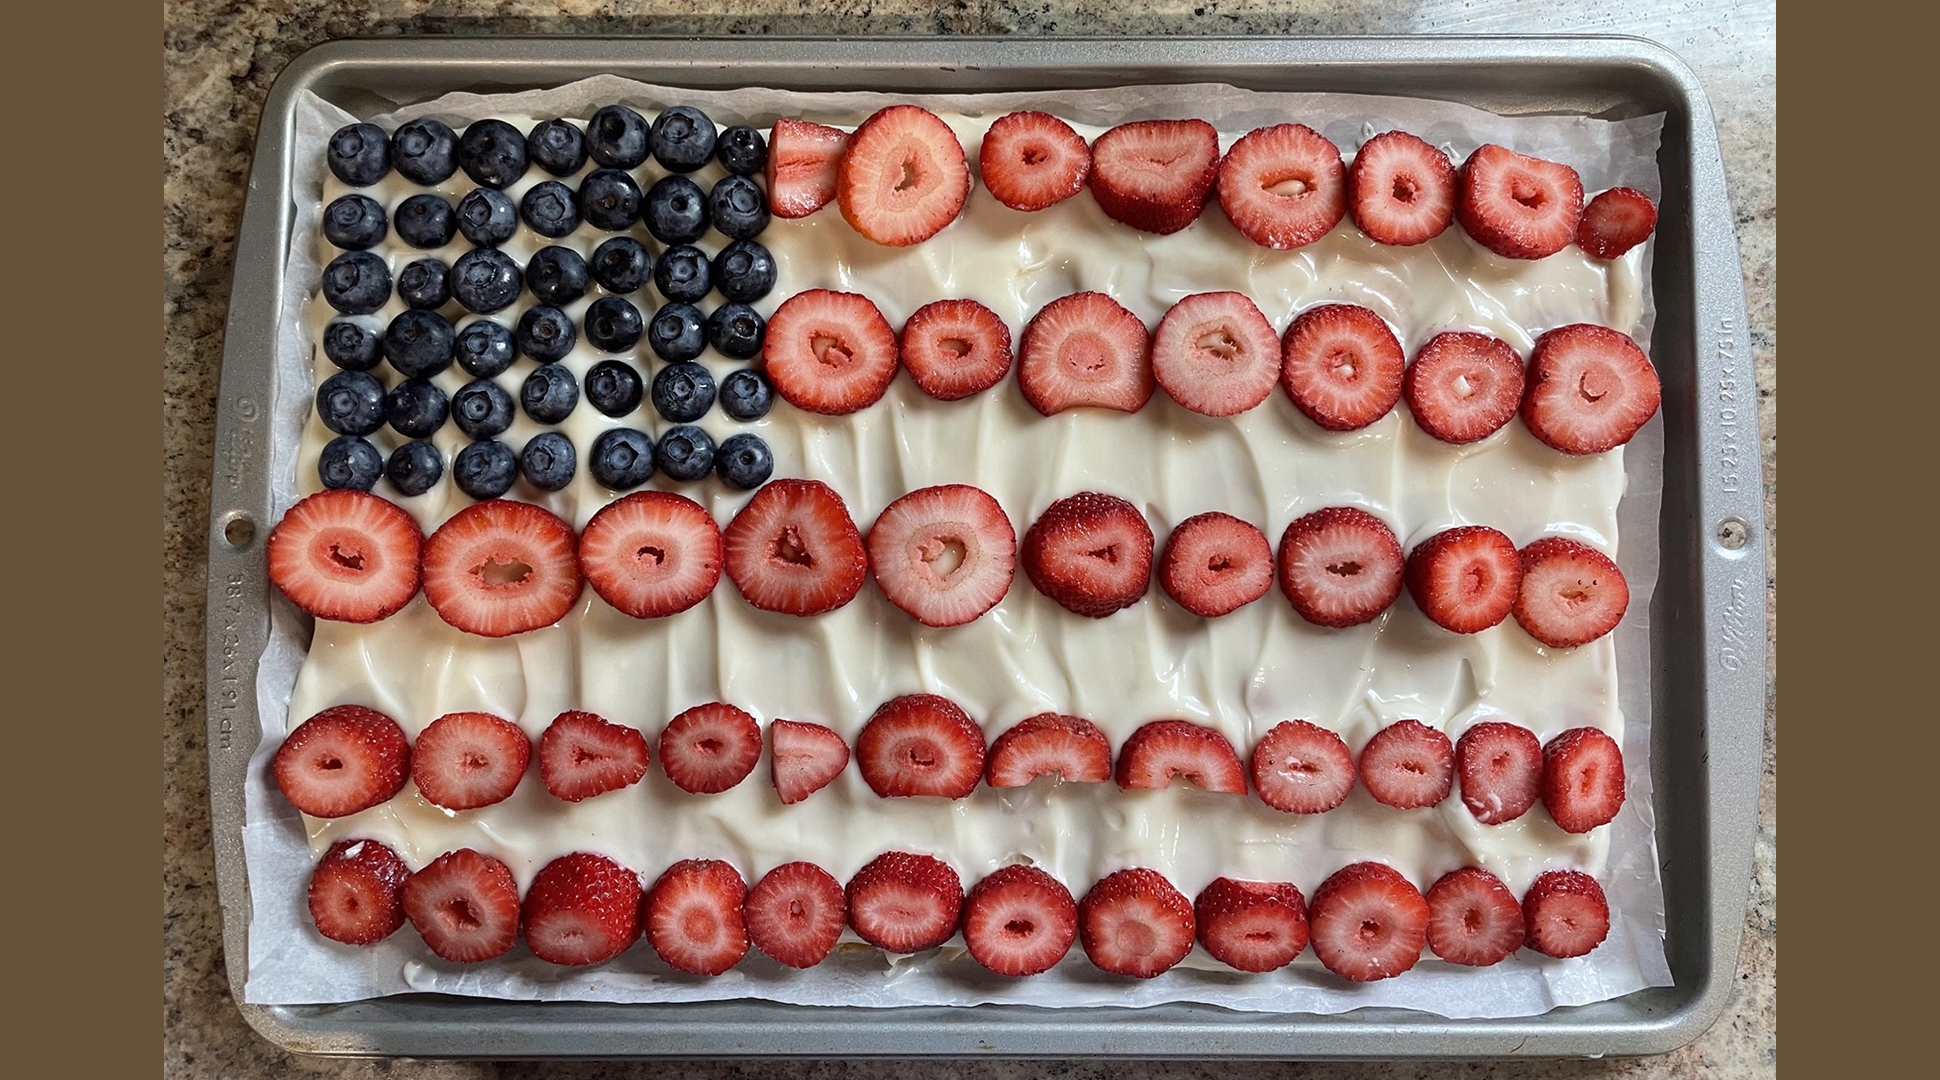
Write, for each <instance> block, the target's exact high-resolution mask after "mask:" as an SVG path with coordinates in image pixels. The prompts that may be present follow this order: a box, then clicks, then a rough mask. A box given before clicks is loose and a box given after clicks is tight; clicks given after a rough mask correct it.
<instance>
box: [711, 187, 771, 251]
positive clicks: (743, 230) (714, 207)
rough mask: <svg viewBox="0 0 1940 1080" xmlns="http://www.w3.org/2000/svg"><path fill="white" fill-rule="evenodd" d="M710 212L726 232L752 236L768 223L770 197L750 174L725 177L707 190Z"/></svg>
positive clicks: (733, 235)
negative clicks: (764, 194)
mask: <svg viewBox="0 0 1940 1080" xmlns="http://www.w3.org/2000/svg"><path fill="white" fill-rule="evenodd" d="M707 216H708V217H709V218H711V219H713V222H714V227H715V228H717V229H719V230H721V232H722V234H723V235H725V236H730V237H733V238H734V239H736V240H751V239H753V238H754V237H756V236H759V235H761V230H763V229H765V228H767V227H768V200H767V199H766V198H765V197H764V196H763V195H762V194H761V189H760V188H758V187H755V186H754V181H752V180H750V179H748V178H747V177H745V176H728V177H723V178H722V179H721V181H720V182H719V183H717V184H715V185H714V190H712V191H710V192H708V193H707Z"/></svg>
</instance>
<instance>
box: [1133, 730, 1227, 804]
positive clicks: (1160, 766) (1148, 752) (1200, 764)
mask: <svg viewBox="0 0 1940 1080" xmlns="http://www.w3.org/2000/svg"><path fill="white" fill-rule="evenodd" d="M1179 777H1184V778H1185V779H1187V780H1189V781H1191V782H1192V783H1193V784H1195V785H1197V786H1199V787H1201V788H1204V789H1205V790H1207V791H1218V792H1222V793H1224V794H1228V795H1244V794H1246V773H1245V772H1244V771H1243V770H1242V769H1241V768H1240V766H1239V755H1238V754H1236V753H1234V752H1233V744H1232V743H1230V742H1228V741H1226V736H1224V735H1221V734H1220V733H1219V732H1218V731H1215V730H1214V729H1212V728H1209V727H1205V726H1202V725H1200V724H1194V723H1190V722H1188V721H1185V720H1153V721H1151V722H1150V723H1147V724H1145V725H1143V726H1142V727H1140V728H1139V729H1138V730H1137V731H1134V732H1132V734H1131V737H1130V738H1128V739H1126V740H1125V745H1124V746H1121V747H1119V748H1118V772H1117V776H1116V779H1117V781H1118V786H1119V787H1121V788H1124V789H1126V790H1128V791H1129V790H1157V789H1160V788H1167V787H1171V786H1172V781H1174V780H1176V779H1178V778H1179Z"/></svg>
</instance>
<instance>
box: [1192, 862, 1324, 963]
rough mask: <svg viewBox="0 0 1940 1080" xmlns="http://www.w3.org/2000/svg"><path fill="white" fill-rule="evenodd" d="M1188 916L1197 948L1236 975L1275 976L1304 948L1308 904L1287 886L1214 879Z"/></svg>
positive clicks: (1200, 895)
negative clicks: (1269, 973)
mask: <svg viewBox="0 0 1940 1080" xmlns="http://www.w3.org/2000/svg"><path fill="white" fill-rule="evenodd" d="M1192 917H1193V922H1194V923H1195V924H1196V925H1197V929H1198V933H1199V944H1201V945H1204V946H1205V947H1206V951H1207V952H1209V953H1211V954H1212V957H1213V959H1215V960H1217V961H1219V962H1220V963H1222V964H1225V965H1226V966H1227V967H1231V968H1235V969H1237V970H1239V971H1253V972H1260V971H1278V970H1279V969H1280V968H1283V967H1286V966H1287V965H1288V964H1290V963H1292V962H1293V958H1294V957H1296V956H1299V955H1300V953H1301V951H1302V950H1304V949H1306V947H1307V901H1306V898H1305V897H1303V896H1301V895H1300V889H1299V888H1298V887H1297V886H1295V885H1294V883H1293V882H1291V881H1240V880H1237V879H1235V878H1228V877H1223V878H1216V879H1214V880H1213V883H1212V884H1211V885H1208V886H1206V888H1205V890H1204V891H1203V892H1201V893H1200V894H1199V897H1198V899H1196V900H1194V901H1193V902H1192Z"/></svg>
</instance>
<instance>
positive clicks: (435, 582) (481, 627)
mask: <svg viewBox="0 0 1940 1080" xmlns="http://www.w3.org/2000/svg"><path fill="white" fill-rule="evenodd" d="M577 548H578V538H577V537H575V536H574V535H573V527H572V526H571V525H568V524H566V522H565V521H563V520H561V519H560V517H559V515H557V514H555V513H553V512H552V511H550V510H547V509H545V508H544V507H541V506H534V505H532V504H531V503H522V502H510V501H507V500H505V499H492V500H489V501H487V502H481V503H473V504H472V505H470V506H467V507H465V508H464V509H463V510H460V511H458V512H457V513H456V514H453V515H452V516H451V519H450V520H449V521H446V522H445V523H444V524H443V525H440V526H438V528H437V530H436V531H435V532H433V533H432V534H431V538H430V539H428V540H426V541H425V542H424V556H423V566H424V598H425V599H426V600H428V601H430V602H431V606H432V608H433V609H435V610H436V611H437V612H438V617H439V618H441V619H443V620H444V621H446V622H448V623H450V624H451V625H453V626H455V627H457V628H458V629H460V630H463V631H464V632H466V633H468V634H477V635H479V636H480V637H506V636H508V635H511V634H523V633H525V632H527V631H529V630H537V629H539V628H540V627H542V626H551V625H552V624H553V623H556V622H558V621H559V620H560V619H563V618H565V617H566V613H567V612H569V611H571V610H572V609H573V605H574V604H576V603H578V602H579V590H580V585H581V578H580V576H579V557H578V553H577Z"/></svg>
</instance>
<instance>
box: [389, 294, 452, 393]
mask: <svg viewBox="0 0 1940 1080" xmlns="http://www.w3.org/2000/svg"><path fill="white" fill-rule="evenodd" d="M457 346H458V335H457V334H455V333H453V332H452V329H451V324H450V323H448V322H446V321H445V317H444V316H443V315H440V314H438V313H437V312H435V311H421V310H417V309H413V310H411V311H403V312H399V313H398V316H397V318H395V319H392V320H391V325H389V326H387V327H385V328H384V359H386V360H389V361H390V362H391V366H392V367H394V368H396V369H397V372H398V374H400V375H402V376H404V377H405V378H407V379H429V378H430V377H431V376H433V375H436V374H437V373H439V372H440V371H443V370H444V369H446V368H448V367H450V366H451V357H452V354H453V352H454V351H455V350H456V349H457Z"/></svg>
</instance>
